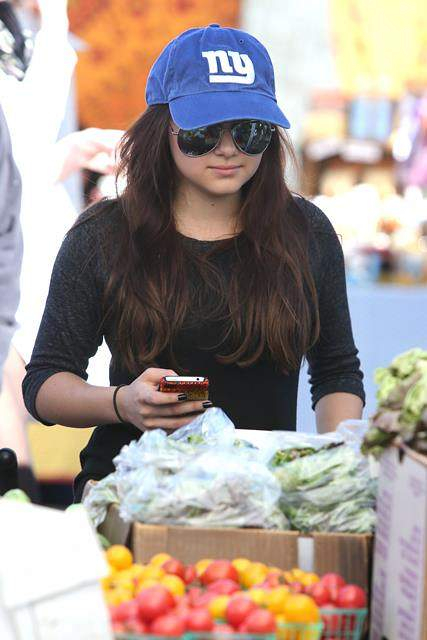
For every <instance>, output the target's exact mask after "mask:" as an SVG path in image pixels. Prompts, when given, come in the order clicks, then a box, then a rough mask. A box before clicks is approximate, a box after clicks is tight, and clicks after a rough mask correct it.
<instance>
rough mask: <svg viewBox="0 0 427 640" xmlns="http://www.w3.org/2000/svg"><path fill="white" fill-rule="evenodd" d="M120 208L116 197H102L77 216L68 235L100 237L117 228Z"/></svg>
mask: <svg viewBox="0 0 427 640" xmlns="http://www.w3.org/2000/svg"><path fill="white" fill-rule="evenodd" d="M120 219H121V208H120V205H119V202H118V200H117V198H114V199H113V198H111V199H103V200H101V201H99V202H96V203H95V204H93V205H91V206H90V207H88V208H87V209H85V210H84V211H82V213H81V214H80V215H79V216H78V218H77V220H76V221H75V223H74V224H73V226H72V227H71V229H70V230H69V232H68V235H70V234H71V235H82V236H94V235H96V237H98V238H99V237H100V236H103V235H105V234H107V233H108V232H110V231H112V230H113V229H114V228H118V227H119V225H120Z"/></svg>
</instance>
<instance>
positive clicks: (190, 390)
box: [159, 378, 209, 400]
mask: <svg viewBox="0 0 427 640" xmlns="http://www.w3.org/2000/svg"><path fill="white" fill-rule="evenodd" d="M159 391H162V392H163V393H186V394H187V396H188V400H208V399H209V380H208V379H207V378H205V379H204V381H203V382H168V381H167V380H165V378H162V379H161V380H160V385H159Z"/></svg>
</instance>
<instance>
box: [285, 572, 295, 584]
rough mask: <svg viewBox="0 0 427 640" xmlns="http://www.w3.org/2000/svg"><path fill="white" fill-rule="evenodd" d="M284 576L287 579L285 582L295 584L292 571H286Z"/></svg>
mask: <svg viewBox="0 0 427 640" xmlns="http://www.w3.org/2000/svg"><path fill="white" fill-rule="evenodd" d="M283 576H284V578H285V581H286V582H287V583H288V584H290V583H291V582H295V578H294V576H293V574H292V571H284V572H283Z"/></svg>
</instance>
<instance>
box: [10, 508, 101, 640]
mask: <svg viewBox="0 0 427 640" xmlns="http://www.w3.org/2000/svg"><path fill="white" fill-rule="evenodd" d="M0 522H1V526H0V638H1V640H58V638H61V640H75V639H77V638H78V639H79V640H112V631H111V625H110V621H109V615H108V610H107V607H106V604H105V601H104V598H103V594H102V590H101V585H100V578H101V577H103V576H105V575H107V573H108V567H107V563H106V561H105V557H104V554H103V552H102V550H101V548H100V545H99V543H98V540H97V537H96V535H95V532H94V530H93V527H92V525H91V523H90V522H89V519H88V517H87V514H86V513H85V511H84V510H83V509H80V510H75V511H70V512H66V513H64V512H62V511H58V510H55V509H47V508H45V507H37V506H34V505H31V504H22V503H18V502H13V501H11V500H0Z"/></svg>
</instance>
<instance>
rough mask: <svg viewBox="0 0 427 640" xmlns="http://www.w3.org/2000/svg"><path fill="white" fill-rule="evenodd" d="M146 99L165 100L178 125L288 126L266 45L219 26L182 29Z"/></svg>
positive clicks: (152, 77)
mask: <svg viewBox="0 0 427 640" xmlns="http://www.w3.org/2000/svg"><path fill="white" fill-rule="evenodd" d="M146 101H147V104H148V105H153V104H168V105H169V109H170V112H171V115H172V118H173V120H174V122H175V123H176V124H177V125H178V127H180V128H181V129H196V128H197V127H204V126H207V125H210V124H215V123H217V122H226V121H230V120H248V119H249V120H252V119H254V120H265V121H266V122H271V123H272V124H275V125H278V126H279V127H283V128H284V129H289V127H290V124H289V121H288V119H287V118H286V116H285V115H284V114H283V112H282V111H281V110H280V109H279V107H278V106H277V101H276V94H275V86H274V71H273V65H272V63H271V60H270V56H269V55H268V53H267V50H266V48H265V47H264V46H263V45H262V44H261V43H260V42H259V41H258V40H257V39H256V38H254V37H253V36H251V35H249V33H245V32H244V31H240V30H239V29H231V28H225V27H221V26H220V25H219V24H210V25H209V26H208V27H203V28H200V29H189V30H188V31H184V33H181V34H180V35H179V36H178V37H177V38H175V39H174V40H172V41H171V42H170V43H169V44H168V45H167V46H166V47H165V48H164V49H163V51H162V53H161V54H160V56H159V57H158V58H157V60H156V61H155V63H154V64H153V66H152V68H151V71H150V74H149V76H148V80H147V88H146Z"/></svg>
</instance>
